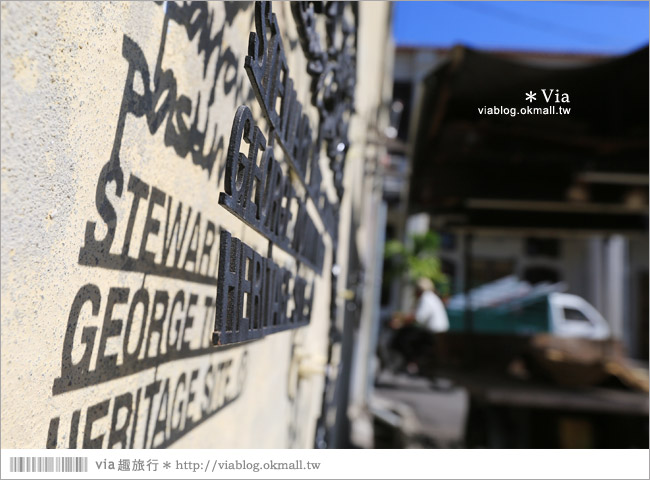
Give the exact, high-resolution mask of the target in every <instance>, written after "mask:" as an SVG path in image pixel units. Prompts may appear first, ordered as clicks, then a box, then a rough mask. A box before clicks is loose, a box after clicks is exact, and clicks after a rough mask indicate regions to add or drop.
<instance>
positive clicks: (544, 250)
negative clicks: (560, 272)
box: [526, 238, 560, 258]
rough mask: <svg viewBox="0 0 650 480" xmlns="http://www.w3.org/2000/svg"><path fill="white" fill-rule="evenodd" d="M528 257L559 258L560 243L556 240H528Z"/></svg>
mask: <svg viewBox="0 0 650 480" xmlns="http://www.w3.org/2000/svg"><path fill="white" fill-rule="evenodd" d="M526 255H528V256H530V257H551V258H558V257H559V256H560V241H559V240H558V239H556V238H527V239H526Z"/></svg>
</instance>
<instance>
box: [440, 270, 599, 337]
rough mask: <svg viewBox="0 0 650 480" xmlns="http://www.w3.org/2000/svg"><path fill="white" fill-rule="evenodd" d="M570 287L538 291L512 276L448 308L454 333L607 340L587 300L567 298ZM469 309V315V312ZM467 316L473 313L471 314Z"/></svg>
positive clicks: (537, 287) (458, 299) (544, 287)
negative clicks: (546, 335)
mask: <svg viewBox="0 0 650 480" xmlns="http://www.w3.org/2000/svg"><path fill="white" fill-rule="evenodd" d="M564 290H566V285H565V284H563V283H556V284H548V283H543V284H538V285H535V286H532V285H530V284H529V283H527V282H523V281H520V280H518V279H517V278H516V277H514V276H509V277H505V278H502V279H500V280H497V281H496V282H491V283H488V284H486V285H482V286H481V287H478V288H476V289H473V290H472V291H470V293H469V295H468V296H465V295H456V296H454V297H452V298H451V299H450V300H449V302H448V303H447V314H448V316H449V330H450V332H472V333H476V334H493V335H522V336H531V335H537V334H550V335H553V336H556V337H562V338H586V339H592V340H605V339H607V338H609V337H610V328H609V325H608V323H607V321H606V320H605V319H604V318H603V316H602V315H601V314H600V313H599V312H598V310H596V309H595V308H594V307H593V306H592V305H590V304H589V303H588V302H587V301H586V300H584V299H583V298H581V297H579V296H577V295H571V294H568V293H563V292H564ZM468 305H469V307H470V308H469V309H468ZM468 310H469V311H468Z"/></svg>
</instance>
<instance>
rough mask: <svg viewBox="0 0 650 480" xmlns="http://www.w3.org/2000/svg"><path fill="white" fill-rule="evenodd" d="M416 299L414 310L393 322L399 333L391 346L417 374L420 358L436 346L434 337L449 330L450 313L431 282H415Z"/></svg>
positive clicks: (410, 370) (396, 316) (424, 279)
mask: <svg viewBox="0 0 650 480" xmlns="http://www.w3.org/2000/svg"><path fill="white" fill-rule="evenodd" d="M415 296H416V298H417V305H416V308H415V311H414V312H413V313H410V314H406V315H404V314H401V313H398V314H396V315H394V316H393V319H392V321H391V323H390V326H391V327H392V328H393V329H395V330H397V332H396V334H395V337H394V338H393V341H392V342H391V346H392V348H393V349H394V350H396V351H397V352H399V353H400V354H401V355H402V356H403V357H404V360H405V361H406V369H407V371H408V372H409V373H417V372H418V366H417V360H418V357H419V356H420V355H421V354H422V353H424V352H425V349H427V348H429V349H430V348H431V347H432V346H433V339H432V337H433V335H432V334H435V333H440V332H446V331H447V330H449V318H448V317H447V311H446V310H445V306H444V304H443V303H442V300H440V298H439V297H438V296H437V295H436V294H435V293H434V286H433V282H432V281H431V280H430V279H428V278H419V279H418V280H417V281H416V282H415Z"/></svg>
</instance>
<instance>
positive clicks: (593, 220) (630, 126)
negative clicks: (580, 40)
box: [410, 47, 649, 232]
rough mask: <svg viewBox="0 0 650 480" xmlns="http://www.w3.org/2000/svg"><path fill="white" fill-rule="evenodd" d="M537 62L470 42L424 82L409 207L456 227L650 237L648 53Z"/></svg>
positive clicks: (644, 49) (644, 51)
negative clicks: (648, 234) (475, 47)
mask: <svg viewBox="0 0 650 480" xmlns="http://www.w3.org/2000/svg"><path fill="white" fill-rule="evenodd" d="M529 60H530V59H526V58H523V59H520V60H519V61H514V60H513V59H511V58H504V57H503V56H502V55H495V54H492V53H485V52H481V51H478V50H473V49H470V48H465V47H461V48H456V49H454V51H453V52H452V53H451V55H450V56H449V59H448V60H447V61H446V62H444V63H443V64H441V65H439V66H438V67H437V68H435V69H434V70H433V71H432V72H431V73H430V74H429V75H428V76H427V77H426V79H425V81H424V87H425V94H424V97H423V102H422V104H421V105H420V113H419V115H418V118H419V121H418V125H417V126H416V128H417V133H416V138H415V145H414V162H413V163H414V164H413V175H412V183H411V190H410V191H411V202H410V203H411V210H413V211H429V212H432V213H436V214H438V217H439V218H443V217H444V216H445V215H447V216H448V218H450V219H451V218H453V220H450V221H449V222H448V224H449V225H451V226H453V225H456V226H466V227H479V226H483V227H487V226H491V227H500V228H501V227H508V228H551V229H555V228H563V229H564V228H566V229H582V230H590V231H608V232H610V231H611V232H616V231H621V232H624V231H647V227H648V221H647V219H648V198H647V197H648V195H647V193H648V102H649V99H648V48H647V47H646V48H643V49H641V50H638V51H636V52H634V53H632V54H630V55H626V56H622V57H610V58H603V59H600V60H593V61H591V62H590V63H589V64H586V65H584V64H583V65H579V66H573V67H571V66H567V65H566V64H562V65H558V66H550V65H545V66H539V65H532V64H531V63H530V61H529ZM527 93H534V94H535V99H534V100H532V99H531V100H530V101H527V100H526V98H527V96H526V94H527ZM529 107H530V109H531V110H529ZM560 107H562V108H563V109H566V108H569V109H570V110H569V111H562V112H561V111H560V110H559V109H560ZM504 108H507V109H508V110H507V111H505V112H504V110H503V109H504ZM532 108H538V109H539V110H538V112H539V113H534V112H535V111H534V110H532ZM553 108H554V109H553ZM479 109H482V110H479ZM488 109H492V110H488ZM512 109H514V111H515V114H513V113H512V112H513V110H512ZM522 109H524V111H525V112H526V113H525V114H524V113H522ZM544 109H546V110H544ZM494 111H496V112H500V113H499V114H489V113H494ZM542 112H545V113H542Z"/></svg>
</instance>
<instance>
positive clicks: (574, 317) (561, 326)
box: [548, 293, 611, 340]
mask: <svg viewBox="0 0 650 480" xmlns="http://www.w3.org/2000/svg"><path fill="white" fill-rule="evenodd" d="M548 302H549V315H550V316H551V318H550V323H551V324H550V326H551V332H552V333H553V334H554V335H557V336H558V337H580V338H591V339H593V340H604V339H606V338H609V337H610V335H611V331H610V328H609V324H608V323H607V321H606V320H605V319H604V318H603V316H602V315H601V314H600V313H599V312H598V310H596V309H595V308H594V307H593V306H591V305H590V304H589V302H587V301H586V300H585V299H584V298H581V297H579V296H577V295H571V294H568V293H551V294H549V298H548Z"/></svg>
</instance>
